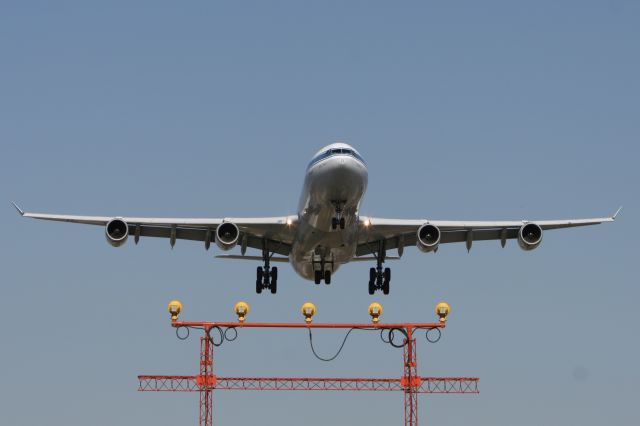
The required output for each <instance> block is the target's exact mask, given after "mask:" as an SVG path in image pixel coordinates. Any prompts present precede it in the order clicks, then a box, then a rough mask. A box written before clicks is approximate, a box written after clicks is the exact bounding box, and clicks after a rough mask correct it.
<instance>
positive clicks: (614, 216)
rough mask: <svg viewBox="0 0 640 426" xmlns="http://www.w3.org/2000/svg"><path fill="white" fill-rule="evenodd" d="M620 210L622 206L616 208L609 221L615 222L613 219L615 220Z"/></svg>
mask: <svg viewBox="0 0 640 426" xmlns="http://www.w3.org/2000/svg"><path fill="white" fill-rule="evenodd" d="M620 210H622V206H620V207H619V208H618V210H616V212H615V213H614V214H613V216H611V219H613V220H615V219H616V216H618V213H620Z"/></svg>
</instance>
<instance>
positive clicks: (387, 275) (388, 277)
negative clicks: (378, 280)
mask: <svg viewBox="0 0 640 426" xmlns="http://www.w3.org/2000/svg"><path fill="white" fill-rule="evenodd" d="M384 280H385V281H387V282H389V281H391V268H384Z"/></svg>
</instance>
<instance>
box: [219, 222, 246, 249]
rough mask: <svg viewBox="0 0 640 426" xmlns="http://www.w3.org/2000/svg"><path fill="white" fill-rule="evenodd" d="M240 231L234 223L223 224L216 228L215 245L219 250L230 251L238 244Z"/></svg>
mask: <svg viewBox="0 0 640 426" xmlns="http://www.w3.org/2000/svg"><path fill="white" fill-rule="evenodd" d="M239 238H240V229H238V227H237V226H236V224H235V223H231V222H224V223H222V224H220V225H219V226H218V227H217V228H216V244H217V245H218V247H220V249H221V250H224V251H227V250H231V249H232V248H234V247H235V246H236V244H238V239H239Z"/></svg>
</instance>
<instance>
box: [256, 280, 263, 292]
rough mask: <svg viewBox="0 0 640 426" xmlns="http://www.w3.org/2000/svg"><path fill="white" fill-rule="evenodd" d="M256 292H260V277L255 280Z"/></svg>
mask: <svg viewBox="0 0 640 426" xmlns="http://www.w3.org/2000/svg"><path fill="white" fill-rule="evenodd" d="M256 293H258V294H260V293H262V280H260V279H257V280H256Z"/></svg>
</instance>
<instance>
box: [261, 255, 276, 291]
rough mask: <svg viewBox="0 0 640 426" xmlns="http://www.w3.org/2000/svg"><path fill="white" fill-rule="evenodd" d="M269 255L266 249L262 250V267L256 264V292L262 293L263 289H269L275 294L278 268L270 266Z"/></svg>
mask: <svg viewBox="0 0 640 426" xmlns="http://www.w3.org/2000/svg"><path fill="white" fill-rule="evenodd" d="M270 259H271V255H270V254H269V251H268V250H266V249H263V250H262V260H263V261H264V267H262V266H258V269H257V270H256V293H258V294H260V293H262V290H263V289H269V290H271V294H276V292H277V291H278V268H277V267H275V266H274V267H273V268H271V267H270V265H269V260H270Z"/></svg>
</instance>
